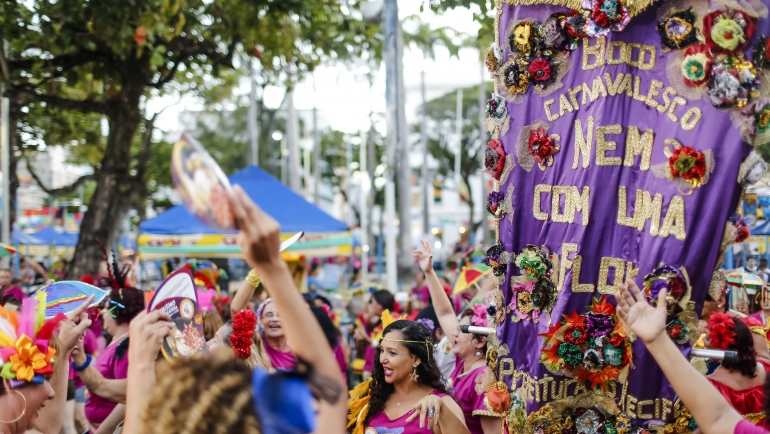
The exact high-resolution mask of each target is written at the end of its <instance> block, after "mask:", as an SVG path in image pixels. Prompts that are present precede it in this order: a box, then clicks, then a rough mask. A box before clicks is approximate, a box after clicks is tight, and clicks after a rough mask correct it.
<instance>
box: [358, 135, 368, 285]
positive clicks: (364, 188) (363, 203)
mask: <svg viewBox="0 0 770 434" xmlns="http://www.w3.org/2000/svg"><path fill="white" fill-rule="evenodd" d="M361 136H362V137H361V139H362V140H361V144H360V145H359V147H358V149H359V151H358V157H359V158H358V160H359V161H360V162H361V163H360V166H359V167H358V173H360V174H361V190H360V191H361V194H360V197H359V200H360V202H359V206H360V208H361V212H360V215H361V221H360V223H361V224H360V225H359V226H360V227H361V244H362V246H361V282H366V281H367V280H368V277H367V272H368V271H369V270H368V268H369V218H368V217H369V216H368V215H367V211H368V209H369V206H368V205H369V204H368V202H369V172H368V171H367V170H366V166H367V165H366V163H367V161H366V147H367V145H368V144H367V140H366V134H365V133H363V132H362V133H361Z"/></svg>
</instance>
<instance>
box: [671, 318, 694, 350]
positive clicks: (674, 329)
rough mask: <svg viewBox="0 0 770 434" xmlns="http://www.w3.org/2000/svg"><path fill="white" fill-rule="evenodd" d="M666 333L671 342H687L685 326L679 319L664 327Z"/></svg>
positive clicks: (687, 331)
mask: <svg viewBox="0 0 770 434" xmlns="http://www.w3.org/2000/svg"><path fill="white" fill-rule="evenodd" d="M666 333H668V336H669V337H670V338H671V340H672V341H674V342H676V343H678V344H680V345H681V344H686V343H687V342H688V340H689V338H688V333H689V330H687V326H685V325H684V323H682V321H680V320H679V319H675V320H673V321H671V322H670V323H668V324H667V325H666Z"/></svg>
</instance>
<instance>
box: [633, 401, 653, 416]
mask: <svg viewBox="0 0 770 434" xmlns="http://www.w3.org/2000/svg"><path fill="white" fill-rule="evenodd" d="M654 404H655V401H653V400H651V399H646V400H644V401H639V402H638V403H637V404H636V409H637V413H636V415H637V416H639V419H652V414H651V413H645V412H644V408H643V407H644V406H645V405H654Z"/></svg>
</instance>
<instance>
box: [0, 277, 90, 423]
mask: <svg viewBox="0 0 770 434" xmlns="http://www.w3.org/2000/svg"><path fill="white" fill-rule="evenodd" d="M45 300H46V298H45V293H44V292H40V293H38V296H36V297H35V298H27V299H25V301H24V302H23V304H22V307H21V310H20V311H18V312H11V311H6V310H5V309H4V308H3V307H2V306H0V377H2V378H0V433H3V434H17V433H19V434H21V433H24V432H30V433H44V434H49V433H50V434H54V433H59V431H60V430H61V428H62V423H63V416H64V406H65V401H66V395H67V394H66V391H67V380H68V373H69V370H68V367H67V364H66V363H57V361H58V360H65V361H66V360H67V359H68V356H69V353H70V352H71V351H72V348H74V347H75V345H76V344H77V341H78V337H79V336H81V335H82V334H83V333H84V332H85V330H86V329H87V328H88V327H89V326H90V325H91V321H90V320H89V319H88V316H87V315H86V314H85V313H84V312H85V309H86V307H87V306H88V305H89V304H90V303H92V302H93V300H94V298H93V296H91V297H89V298H88V299H86V300H85V302H84V303H83V304H82V305H81V306H79V307H78V308H77V309H75V310H73V311H72V312H70V313H69V314H68V315H66V316H65V315H63V314H59V315H57V316H55V317H54V318H52V319H50V320H48V321H45V320H44V317H45ZM57 328H58V330H59V331H58V335H55V334H54V330H55V329H57Z"/></svg>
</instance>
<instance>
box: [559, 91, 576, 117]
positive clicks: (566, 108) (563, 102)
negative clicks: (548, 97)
mask: <svg viewBox="0 0 770 434" xmlns="http://www.w3.org/2000/svg"><path fill="white" fill-rule="evenodd" d="M574 111H575V109H574V108H573V107H572V104H570V102H569V101H568V100H567V97H566V96H564V95H563V94H562V95H559V116H564V113H565V112H570V113H572V112H574Z"/></svg>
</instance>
